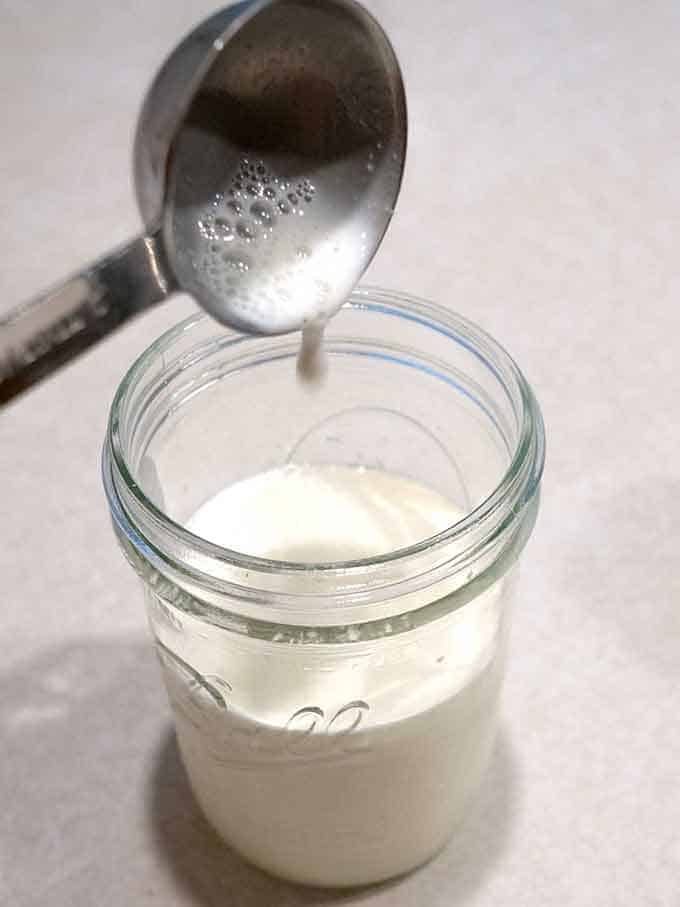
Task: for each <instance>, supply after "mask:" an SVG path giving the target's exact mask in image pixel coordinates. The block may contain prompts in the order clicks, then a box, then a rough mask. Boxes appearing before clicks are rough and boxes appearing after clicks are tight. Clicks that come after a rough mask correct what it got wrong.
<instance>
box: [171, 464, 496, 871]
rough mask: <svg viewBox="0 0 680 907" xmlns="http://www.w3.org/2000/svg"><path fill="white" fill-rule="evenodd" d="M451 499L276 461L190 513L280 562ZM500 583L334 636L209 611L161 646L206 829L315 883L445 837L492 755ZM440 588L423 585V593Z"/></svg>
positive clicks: (342, 471)
mask: <svg viewBox="0 0 680 907" xmlns="http://www.w3.org/2000/svg"><path fill="white" fill-rule="evenodd" d="M458 516H459V514H458V513H457V512H456V511H455V510H454V509H453V508H452V507H451V506H450V505H449V504H448V502H447V501H446V500H445V499H444V498H442V497H441V496H440V495H439V494H437V493H436V492H434V491H432V490H431V489H428V488H426V487H425V486H423V485H420V484H418V483H415V482H413V481H411V480H408V479H404V478H401V477H397V476H394V475H390V474H386V473H382V472H378V471H374V470H362V469H352V468H348V467H317V468H297V467H287V468H283V469H280V470H275V471H272V472H268V473H264V474H262V475H259V476H255V477H254V478H251V479H248V480H246V481H243V482H240V483H238V484H236V485H234V486H232V487H230V488H226V489H224V490H223V491H222V492H221V493H220V494H218V495H216V496H215V497H214V498H213V499H212V500H210V501H208V502H207V503H206V504H205V505H204V506H203V507H201V508H200V509H199V510H198V512H197V513H196V514H195V516H194V517H193V519H192V520H191V523H190V528H191V529H192V530H193V531H194V532H196V533H197V534H200V535H202V536H204V537H205V538H208V539H210V540H212V541H214V542H216V543H218V544H220V545H223V546H226V547H230V548H233V549H234V548H235V549H238V550H239V551H242V552H246V553H249V554H255V555H260V556H269V557H273V558H276V559H287V560H293V561H303V562H306V561H333V560H339V559H346V558H357V557H365V556H371V555H377V554H381V553H385V552H387V551H390V550H394V549H395V548H401V547H404V546H405V545H409V544H412V543H413V542H416V541H420V540H421V539H423V538H426V537H428V536H430V535H432V534H433V533H435V532H437V531H439V530H441V529H443V528H444V527H445V526H447V525H448V524H450V523H451V522H452V521H455V519H456V518H457V517H458ZM500 593H501V587H500V584H497V585H496V586H495V587H493V588H492V589H490V590H488V591H487V592H485V593H483V594H482V595H480V596H479V597H478V598H477V599H476V600H474V601H473V602H470V603H469V604H467V605H466V606H465V607H464V608H462V609H460V610H458V611H455V612H453V613H452V614H450V615H448V616H446V617H444V618H441V619H439V620H437V621H432V622H430V623H428V624H425V625H424V626H422V627H419V628H418V629H415V630H411V631H409V632H408V633H405V634H401V635H396V636H393V637H389V638H383V639H379V640H372V641H370V642H367V643H365V644H364V643H362V642H357V643H352V644H346V645H344V646H341V645H337V646H321V645H309V646H307V645H305V646H291V645H286V644H281V643H278V644H277V643H269V642H265V641H263V640H261V639H257V640H254V639H249V638H248V637H239V638H236V639H235V638H233V637H229V635H228V634H225V633H223V632H222V631H219V630H217V629H216V628H210V627H208V626H206V628H205V633H204V634H203V640H202V641H201V643H197V644H196V645H198V646H199V648H197V649H196V650H195V651H193V652H192V653H191V657H190V658H189V661H190V663H191V664H192V665H197V666H199V667H200V669H201V670H202V672H203V676H202V677H200V678H199V677H198V675H196V673H195V671H193V670H192V669H189V668H187V667H186V666H184V667H183V666H182V665H181V664H180V663H179V662H178V661H177V660H176V659H172V658H170V657H169V656H167V655H166V656H165V657H164V658H163V662H164V665H165V675H166V683H167V685H168V690H169V694H170V698H171V700H172V702H173V705H174V708H175V712H176V723H177V732H178V737H179V741H180V746H181V750H182V753H183V757H184V760H185V763H186V766H187V769H188V772H189V776H190V779H191V784H192V787H193V789H194V791H195V794H196V796H197V799H198V801H199V802H200V804H201V806H202V808H203V810H204V811H205V813H206V815H207V817H208V819H209V820H210V821H211V823H212V824H213V825H214V827H215V828H216V829H217V831H218V832H219V833H220V834H221V835H222V836H223V837H224V838H225V839H226V840H227V841H228V842H229V843H230V844H231V845H232V846H233V847H235V848H236V849H237V850H238V851H240V852H241V853H242V854H243V855H244V856H245V857H246V858H247V859H249V860H251V861H252V862H253V863H256V864H257V865H260V866H262V867H263V868H265V869H267V870H269V871H271V872H273V873H275V874H278V875H281V876H284V877H287V878H290V879H293V880H295V881H300V882H305V883H309V884H317V885H331V886H336V885H355V884H363V883H369V882H374V881H378V880H380V879H384V878H388V877H390V876H393V875H396V874H399V873H402V872H406V871H408V870H409V869H412V868H414V867H415V866H417V865H419V864H420V863H422V862H423V861H425V860H427V859H428V858H429V857H430V856H432V855H433V854H434V853H436V851H437V850H438V849H439V848H440V847H441V846H442V845H443V844H444V843H445V842H446V840H447V839H448V837H449V836H450V834H451V832H452V830H453V829H454V827H455V825H456V823H457V822H458V821H459V819H460V817H461V815H462V813H463V810H464V808H465V806H466V804H467V801H468V800H469V797H470V795H471V794H472V793H473V792H474V790H475V789H476V788H477V786H478V784H479V782H480V780H481V777H482V774H483V772H484V770H485V767H486V764H487V761H488V756H489V753H490V749H491V745H492V741H493V735H494V727H495V718H496V710H497V702H498V692H499V687H500V675H501V670H502V658H501V655H502V649H503V646H502V638H503V633H502V623H501V594H500ZM436 598H437V590H436V588H435V589H429V590H428V592H427V593H426V594H424V597H423V602H422V604H426V603H427V602H428V601H431V600H434V599H436Z"/></svg>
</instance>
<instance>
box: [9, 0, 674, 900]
mask: <svg viewBox="0 0 680 907" xmlns="http://www.w3.org/2000/svg"><path fill="white" fill-rule="evenodd" d="M369 6H370V8H371V9H373V10H374V11H375V12H377V14H378V15H379V17H380V19H381V20H382V22H383V23H384V24H385V25H386V27H387V29H388V31H389V33H390V35H391V37H392V38H393V41H394V43H395V45H396V48H397V51H398V53H399V55H400V58H401V60H402V62H403V68H404V72H405V77H406V82H407V90H408V95H409V102H410V115H411V121H410V124H411V136H410V148H409V155H410V156H409V161H408V173H407V177H406V182H405V186H404V190H403V194H402V198H401V202H400V206H399V209H398V212H397V215H396V217H395V220H394V223H393V227H392V229H391V231H390V233H389V235H388V237H387V239H386V241H385V243H384V246H383V248H382V250H381V252H380V254H379V257H378V259H377V260H376V261H375V263H374V265H373V267H372V268H371V271H370V273H369V275H368V277H369V279H370V281H371V282H375V283H381V284H383V285H386V286H389V287H394V288H398V289H402V290H407V291H411V292H415V293H418V294H421V295H424V296H427V297H430V298H432V299H434V300H436V301H439V302H442V303H445V304H446V305H449V306H451V307H452V308H455V309H457V310H459V311H461V312H463V313H465V314H466V315H468V316H470V317H473V318H474V319H476V320H477V321H479V322H480V323H481V324H482V325H483V326H484V327H485V328H487V329H488V330H490V331H491V332H492V333H493V334H494V335H495V336H496V337H497V338H498V339H500V340H501V342H503V343H504V344H505V345H506V346H507V347H508V348H509V349H510V350H511V352H512V353H513V354H514V355H515V357H516V358H517V359H518V361H519V362H520V364H521V365H522V367H523V368H524V370H525V372H526V373H527V375H528V377H529V379H530V380H531V381H532V383H533V384H534V386H535V389H536V391H537V394H538V396H539V399H540V401H541V404H542V406H543V409H544V413H545V418H546V423H547V430H548V439H549V450H548V463H547V472H546V478H545V484H544V499H543V509H542V514H541V517H540V519H539V523H538V526H537V529H536V532H535V536H534V538H533V540H532V542H531V544H530V545H529V548H528V549H527V551H526V555H525V568H524V575H523V595H522V597H521V602H520V607H519V608H518V610H517V614H516V619H515V631H514V638H513V651H512V656H513V657H512V662H511V666H510V671H509V676H508V681H507V686H506V696H505V700H504V725H503V733H502V737H501V741H500V745H499V748H498V752H497V756H496V759H495V761H494V764H493V768H492V772H491V775H490V779H489V784H488V787H487V790H486V792H485V794H484V795H483V796H482V798H481V800H480V802H479V803H478V804H477V807H476V808H475V810H474V811H473V813H472V815H471V817H470V821H469V822H468V824H467V826H466V828H465V829H464V831H463V832H462V833H461V835H460V836H459V838H458V841H457V843H456V844H455V845H452V846H451V847H449V849H448V850H447V851H445V852H444V853H443V854H442V855H441V856H440V857H439V858H438V859H437V860H435V861H434V862H433V863H432V864H430V865H429V866H428V867H426V868H425V869H424V870H422V871H421V872H418V873H416V874H415V875H413V876H411V877H409V878H407V879H406V880H404V881H402V882H401V883H399V884H398V885H396V886H390V887H383V888H378V889H374V890H371V891H364V892H358V893H354V894H351V895H346V896H344V899H345V900H347V901H348V902H349V903H352V904H358V905H371V907H383V905H388V904H389V905H390V907H393V905H396V907H458V905H469V907H473V905H474V907H487V905H488V907H490V905H493V907H505V905H512V907H519V905H521V907H532V905H541V907H552V905H555V907H558V905H559V907H572V905H574V907H590V905H598V907H599V905H602V907H619V905H621V907H623V905H626V907H628V905H631V907H632V905H634V907H643V905H654V907H657V905H659V907H661V905H663V907H674V905H678V904H680V843H679V841H680V835H679V828H680V783H679V782H680V721H679V719H678V713H679V711H680V683H679V681H680V602H679V601H678V599H679V592H680V570H679V569H678V548H679V544H680V457H679V456H678V446H679V445H680V426H679V424H678V406H679V399H680V396H679V392H680V364H679V363H678V359H679V354H680V340H679V339H678V330H679V329H680V308H679V293H678V290H679V289H680V287H679V283H680V281H679V279H678V277H679V274H680V269H679V265H678V262H679V261H680V256H679V254H678V247H679V244H680V155H679V153H678V149H679V148H680V109H679V107H680V102H679V100H678V99H679V98H680V62H679V61H680V56H679V54H678V48H679V47H680V5H679V4H678V3H676V2H674V0H667V2H660V0H657V2H654V0H652V2H648V3H644V4H643V3H636V2H632V0H623V2H621V0H619V2H614V0H600V2H580V0H578V2H577V0H574V2H566V0H564V2H562V3H558V2H556V0H543V2H531V0H518V2H514V3H505V2H504V0H481V2H479V0H457V2H455V3H453V2H446V0H420V2H415V3H414V2H403V0H392V2H388V0H374V2H372V3H370V4H369ZM212 9H213V5H212V4H211V3H210V2H205V0H194V2H192V3H180V2H178V0H162V2H161V0H146V2H144V3H142V2H131V0H120V2H118V3H116V4H108V5H103V6H102V5H101V4H92V3H90V2H84V0H60V2H59V3H54V4H51V3H47V2H46V0H22V2H18V0H0V85H2V138H1V139H0V187H1V189H2V195H1V198H2V216H1V217H0V245H1V248H2V267H1V268H0V310H4V309H7V308H9V307H10V306H11V305H13V304H15V303H17V302H19V301H21V300H23V299H24V298H27V297H29V296H30V295H31V294H33V293H34V292H36V291H38V290H41V289H43V288H44V287H45V286H46V285H49V284H50V283H51V282H54V281H55V280H57V279H59V278H60V277H62V276H65V275H66V274H67V273H68V272H69V271H71V270H73V269H75V268H77V267H79V266H80V265H82V264H83V263H85V262H87V261H88V260H89V259H91V258H94V257H96V256H97V255H99V254H100V253H102V252H104V251H106V250H107V249H109V248H111V247H112V246H115V245H116V244H118V243H120V242H122V241H124V240H125V239H126V238H128V237H129V236H132V235H133V234H134V233H135V232H136V231H137V230H138V229H139V222H138V216H137V213H136V210H135V205H134V199H133V193H132V188H131V182H130V175H129V170H130V168H129V159H130V145H131V138H132V134H133V128H134V122H135V118H136V115H137V112H138V109H139V105H140V101H141V97H142V94H143V92H144V90H145V87H146V86H147V84H148V82H149V80H150V79H151V76H152V74H153V72H154V70H155V68H156V67H157V65H158V64H159V63H160V61H161V59H162V58H163V56H164V55H165V53H166V52H167V51H168V50H169V49H170V48H171V47H172V46H173V45H174V44H175V42H176V41H177V40H178V39H179V38H180V37H181V36H182V34H183V33H184V32H185V31H186V30H187V29H188V28H189V27H190V26H191V25H192V24H194V22H196V21H197V20H198V19H199V18H201V17H202V16H203V15H205V14H206V13H207V12H209V11H211V10H212ZM190 307H191V306H190V303H189V302H188V301H187V300H182V299H177V300H175V301H173V302H171V303H169V304H166V305H165V306H164V307H163V308H162V309H159V310H158V311H156V312H154V313H153V314H151V315H149V316H147V317H145V318H144V319H142V320H140V321H138V322H137V323H135V324H134V325H133V326H132V327H129V328H127V329H126V330H124V331H123V332H122V333H120V334H119V335H117V336H116V337H114V338H112V339H111V340H110V341H107V342H106V343H105V344H103V345H102V346H100V347H99V348H98V349H97V350H95V351H93V352H92V353H91V354H89V355H87V356H86V357H84V358H83V359H82V360H81V361H79V362H78V363H77V364H75V365H74V366H72V367H70V368H69V369H67V370H66V371H64V372H63V373H61V374H60V375H59V376H58V377H56V378H54V379H53V380H52V381H51V382H49V383H48V384H46V385H44V386H43V387H41V388H39V389H38V390H36V391H35V392H33V393H31V394H30V396H27V397H25V398H24V399H22V400H20V401H19V402H17V403H16V404H15V405H13V406H12V407H10V408H8V409H6V410H4V411H3V412H2V413H0V502H1V506H2V528H0V576H1V578H2V587H1V588H2V608H1V610H0V643H1V645H2V663H1V665H0V735H1V740H0V747H1V752H0V803H1V806H2V808H1V809H0V903H2V905H3V907H4V905H8V907H10V905H11V907H29V905H30V907H33V905H47V904H49V905H50V907H80V905H82V907H91V905H93V904H96V905H98V907H114V905H115V907H118V905H128V904H129V905H135V907H147V905H155V904H159V905H160V904H162V905H163V907H176V905H177V907H179V905H182V907H184V905H198V907H213V905H225V907H270V905H272V907H274V905H283V907H285V905H290V907H301V905H321V904H332V903H333V902H334V901H335V900H338V897H337V896H334V895H331V894H324V893H318V892H314V891H304V890H302V889H297V888H294V887H291V886H288V885H283V884H279V883H277V882H275V881H273V880H270V879H268V878H267V877H265V876H263V875H261V874H260V873H258V872H257V871H255V870H252V869H250V868H248V867H246V866H244V865H243V864H242V863H241V862H240V861H239V860H238V859H237V858H236V857H234V856H232V855H231V854H230V853H229V852H228V851H225V850H223V849H222V848H221V847H220V846H219V845H218V844H216V843H215V841H214V839H213V838H212V836H211V835H210V833H209V832H208V831H207V829H206V826H205V824H204V822H203V820H202V819H201V818H200V816H199V815H198V814H197V811H196V809H195V807H194V806H193V803H192V801H191V798H190V795H189V794H188V791H187V787H186V782H185V779H184V776H183V774H182V771H181V769H180V767H179V764H178V762H177V755H176V751H175V748H174V743H173V742H172V737H171V736H170V733H169V728H170V725H169V712H168V706H167V704H166V699H165V695H164V693H163V691H162V688H161V685H160V679H159V676H158V673H157V668H156V665H155V662H154V657H153V655H152V652H151V648H150V646H149V645H148V643H147V640H146V635H145V633H146V631H145V620H144V615H143V610H142V604H141V598H140V594H139V590H138V588H137V582H136V580H135V578H134V576H133V575H132V572H131V571H130V570H129V568H128V567H127V565H126V564H125V563H124V561H123V559H122V557H121V556H120V554H119V553H118V551H117V550H116V547H115V543H114V539H113V536H112V533H111V531H110V529H109V525H108V516H107V512H106V505H105V501H104V496H103V493H102V492H101V490H100V480H99V464H98V460H99V450H100V445H101V441H102V438H103V435H104V426H105V419H106V415H107V409H108V406H109V402H110V399H111V396H112V394H113V391H114V388H115V385H116V383H117V381H118V380H119V378H120V377H121V375H122V373H123V371H124V370H125V368H126V367H127V366H128V365H129V363H130V362H131V361H132V359H133V357H134V356H136V355H137V353H139V352H140V351H141V350H142V349H143V348H144V347H145V346H146V345H147V344H148V343H149V342H150V341H151V340H152V339H153V338H154V337H155V336H156V335H157V334H158V333H159V331H160V330H161V329H162V328H164V327H166V326H169V325H170V324H171V323H173V322H174V321H176V320H177V319H178V318H179V317H180V316H181V315H182V314H183V313H184V312H186V311H188V310H189V309H190ZM405 820H406V821H408V818H407V817H405ZM340 900H343V899H342V898H340Z"/></svg>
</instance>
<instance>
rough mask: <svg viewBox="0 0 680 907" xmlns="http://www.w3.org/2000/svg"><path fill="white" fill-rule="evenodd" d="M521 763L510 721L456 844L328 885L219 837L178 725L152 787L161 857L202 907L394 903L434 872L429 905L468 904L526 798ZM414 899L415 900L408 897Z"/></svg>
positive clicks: (152, 810) (157, 764) (168, 740)
mask: <svg viewBox="0 0 680 907" xmlns="http://www.w3.org/2000/svg"><path fill="white" fill-rule="evenodd" d="M517 788H518V785H517V767H516V764H515V759H514V756H513V752H512V747H511V745H510V742H509V739H508V735H507V732H506V731H505V730H504V729H503V730H502V731H501V733H500V735H499V739H498V741H497V744H496V749H495V753H494V757H493V759H492V764H491V766H490V769H489V773H488V775H487V778H486V784H485V786H484V789H483V791H482V793H481V794H480V795H479V796H478V797H477V800H476V802H475V803H474V804H473V806H472V807H471V810H470V814H469V815H468V818H467V821H466V822H465V823H464V825H463V826H462V827H461V829H460V831H459V832H458V833H457V835H456V837H455V838H454V840H453V841H452V843H451V844H449V845H448V847H447V848H446V849H445V850H444V851H443V852H442V853H441V854H440V855H439V856H437V857H435V858H434V860H432V861H431V862H430V863H429V864H428V865H427V866H425V867H423V868H421V869H417V870H415V871H414V872H412V873H409V874H408V875H407V876H405V877H402V878H400V879H396V880H394V881H390V882H385V883H382V884H378V885H372V886H365V887H361V888H353V889H339V890H327V889H319V888H308V887H303V886H298V885H293V884H291V883H288V882H283V881H280V880H277V879H274V878H273V877H271V876H269V875H267V874H266V873H264V872H262V871H261V870H259V869H257V868H256V867H254V866H251V865H250V864H248V863H246V862H245V861H244V860H243V859H241V857H239V856H238V855H237V854H236V853H234V851H232V850H230V849H229V848H228V847H227V846H226V845H224V844H223V843H222V842H221V840H220V839H219V838H218V836H217V834H216V833H215V832H214V831H213V829H212V828H211V826H210V825H209V824H208V822H207V820H206V819H205V818H204V817H203V814H202V812H201V811H200V809H199V807H198V805H197V803H196V801H195V800H194V797H193V794H192V792H191V789H190V787H189V781H188V778H187V775H186V772H185V770H184V767H183V765H182V762H181V758H180V755H179V749H178V747H177V742H176V738H175V734H174V732H172V731H170V732H168V734H167V735H166V737H165V739H164V740H163V741H162V743H161V746H160V748H159V751H158V754H157V758H156V762H155V766H154V771H153V775H152V778H151V784H150V791H149V809H150V818H151V822H152V826H153V834H154V839H155V842H156V845H157V847H158V849H159V852H160V855H161V859H163V860H165V861H167V862H168V864H169V865H170V867H171V869H172V871H173V873H174V875H175V878H176V880H177V883H178V885H180V886H182V887H183V888H184V889H185V890H186V891H187V892H188V893H189V894H190V895H191V896H192V902H195V903H196V905H197V907H311V905H326V904H334V903H338V904H351V903H353V902H354V903H357V902H361V903H369V902H370V903H373V904H379V903H380V904H383V903H384V904H388V903H393V902H394V898H395V896H396V891H395V889H396V888H397V886H402V885H403V886H406V887H410V886H411V885H417V884H418V883H419V877H421V876H423V875H425V874H428V875H429V876H430V879H429V881H428V884H427V890H428V907H433V904H434V903H437V904H438V903H440V902H439V900H438V899H436V895H435V900H433V892H436V891H438V890H439V889H441V895H442V900H441V904H446V905H450V907H453V905H457V904H461V905H462V904H464V903H465V901H466V900H467V899H468V898H469V897H470V896H471V895H472V894H473V892H474V891H475V890H476V889H477V888H478V886H479V885H481V884H482V883H483V881H484V878H485V877H486V875H487V873H488V872H489V870H490V869H491V868H492V867H493V865H494V864H495V863H496V861H497V860H498V858H499V857H500V855H501V854H502V852H503V850H504V848H505V845H506V843H507V840H508V837H509V834H510V830H511V828H512V824H513V818H514V815H515V813H516V808H517V798H518V790H517ZM407 902H408V903H409V904H410V903H411V900H409V899H407Z"/></svg>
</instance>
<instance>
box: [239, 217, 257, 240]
mask: <svg viewBox="0 0 680 907" xmlns="http://www.w3.org/2000/svg"><path fill="white" fill-rule="evenodd" d="M236 232H237V233H238V235H239V236H240V237H241V239H243V240H245V241H246V242H254V241H255V240H256V239H257V235H258V234H257V230H256V229H255V227H253V226H252V224H250V223H249V222H248V221H247V220H240V221H239V222H238V223H237V224H236Z"/></svg>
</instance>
